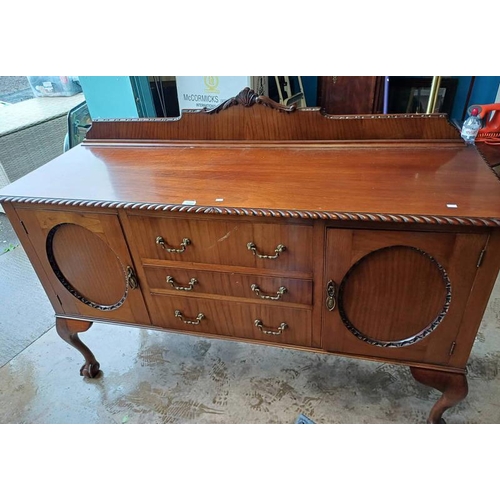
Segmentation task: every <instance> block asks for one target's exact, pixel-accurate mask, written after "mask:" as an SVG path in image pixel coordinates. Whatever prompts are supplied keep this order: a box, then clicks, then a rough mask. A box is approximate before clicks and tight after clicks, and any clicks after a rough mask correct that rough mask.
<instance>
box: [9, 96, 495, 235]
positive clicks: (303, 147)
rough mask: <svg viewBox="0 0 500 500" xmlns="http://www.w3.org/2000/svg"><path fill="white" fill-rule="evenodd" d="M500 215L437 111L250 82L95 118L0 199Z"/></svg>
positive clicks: (337, 215) (484, 169)
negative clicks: (216, 101)
mask: <svg viewBox="0 0 500 500" xmlns="http://www.w3.org/2000/svg"><path fill="white" fill-rule="evenodd" d="M2 200H4V201H13V202H23V203H46V204H53V205H68V204H71V205H76V206H88V207H90V206H94V207H104V206H107V207H110V206H112V207H115V208H117V207H125V208H132V209H137V210H141V209H142V210H166V211H186V212H193V211H194V212H203V213H216V214H238V215H259V216H275V217H302V218H318V217H319V218H325V219H340V220H364V221H366V220H372V221H384V222H386V221H389V222H390V221H392V222H419V223H438V224H458V225H461V224H466V225H486V226H500V182H499V179H498V178H497V177H496V174H495V173H494V171H493V170H492V169H491V168H490V167H489V166H488V165H487V164H486V162H485V161H484V160H483V158H482V157H481V155H480V154H479V153H478V151H477V149H476V148H475V147H473V146H470V147H467V146H465V144H464V143H463V141H462V140H461V139H460V133H459V131H458V129H457V128H456V127H454V126H452V124H450V122H449V121H448V120H447V118H446V116H445V115H436V114H431V115H359V116H358V115H347V116H336V115H327V114H326V113H324V111H323V110H320V109H319V108H302V109H300V110H297V109H295V106H294V105H292V106H283V105H281V104H278V103H276V102H274V101H272V100H271V99H269V97H265V96H258V95H257V94H256V93H255V92H254V91H252V90H251V89H248V88H246V89H244V90H242V91H241V92H240V93H239V94H238V95H237V96H236V97H234V98H231V99H229V100H227V101H225V102H224V103H222V104H221V105H220V106H219V107H218V108H215V109H213V110H205V109H203V110H198V111H189V112H185V113H183V115H182V117H180V118H178V119H134V120H129V119H124V120H97V121H94V123H93V125H92V128H91V130H90V131H89V133H88V134H87V138H86V140H85V142H84V143H83V144H82V145H79V146H77V147H76V148H73V149H72V150H70V151H68V152H67V153H66V154H64V155H62V156H60V157H58V158H56V159H55V160H53V161H51V162H50V163H48V164H46V165H44V166H43V167H41V168H39V169H38V170H36V171H34V172H32V173H30V174H29V175H27V176H26V177H24V178H22V179H19V180H18V181H16V182H14V183H13V184H10V185H9V186H7V187H6V188H4V189H3V190H2V191H0V201H2Z"/></svg>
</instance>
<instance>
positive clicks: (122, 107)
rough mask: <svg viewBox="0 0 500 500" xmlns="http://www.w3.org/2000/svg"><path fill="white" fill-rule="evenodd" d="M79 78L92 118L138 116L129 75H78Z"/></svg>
mask: <svg viewBox="0 0 500 500" xmlns="http://www.w3.org/2000/svg"><path fill="white" fill-rule="evenodd" d="M79 79H80V84H81V86H82V89H83V93H84V95H85V99H86V101H87V105H88V107H89V112H90V116H91V117H92V119H96V118H137V117H138V116H139V114H138V112H137V105H136V102H135V96H134V92H133V90H132V84H131V82H130V76H80V77H79Z"/></svg>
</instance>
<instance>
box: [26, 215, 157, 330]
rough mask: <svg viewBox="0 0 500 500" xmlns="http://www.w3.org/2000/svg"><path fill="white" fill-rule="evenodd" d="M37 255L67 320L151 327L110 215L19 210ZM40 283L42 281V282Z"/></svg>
mask: <svg viewBox="0 0 500 500" xmlns="http://www.w3.org/2000/svg"><path fill="white" fill-rule="evenodd" d="M17 214H18V216H19V218H20V219H21V221H22V223H23V225H24V227H25V228H26V232H27V233H28V237H29V239H30V241H31V243H32V245H33V247H34V249H35V251H36V253H37V256H38V258H39V263H35V262H34V263H33V264H34V265H35V266H38V265H40V266H41V267H42V268H43V269H41V270H40V271H41V272H39V273H38V275H39V276H46V277H47V280H48V282H49V283H47V285H48V284H50V286H46V287H45V289H46V291H47V293H49V294H50V293H54V291H55V294H56V297H57V301H58V302H59V303H60V304H61V307H62V312H63V313H64V314H67V315H71V316H84V317H88V318H96V319H99V318H103V319H104V318H105V319H109V320H117V321H124V322H129V323H140V324H149V323H150V320H149V316H148V313H147V310H146V306H145V304H144V299H143V297H142V293H141V291H140V289H139V287H138V283H137V280H134V277H135V271H134V269H133V264H132V260H131V257H130V254H129V252H128V248H127V244H126V242H125V238H124V236H123V233H122V229H121V225H120V222H119V220H118V217H117V216H116V215H114V214H109V215H108V214H99V213H78V212H59V211H49V210H32V209H19V208H18V209H17ZM42 281H43V279H42Z"/></svg>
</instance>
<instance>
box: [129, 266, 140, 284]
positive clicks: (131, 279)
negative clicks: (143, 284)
mask: <svg viewBox="0 0 500 500" xmlns="http://www.w3.org/2000/svg"><path fill="white" fill-rule="evenodd" d="M127 284H128V286H129V288H130V289H131V290H135V289H136V288H139V281H138V280H137V276H136V275H135V272H134V270H133V269H132V268H131V267H130V266H127Z"/></svg>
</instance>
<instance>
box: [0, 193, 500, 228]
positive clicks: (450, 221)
mask: <svg viewBox="0 0 500 500" xmlns="http://www.w3.org/2000/svg"><path fill="white" fill-rule="evenodd" d="M1 202H10V203H27V204H38V205H58V206H72V207H88V208H110V209H127V210H148V211H155V212H186V213H197V214H215V215H241V216H254V217H283V218H294V219H323V220H338V221H360V222H391V223H408V224H439V225H458V226H488V227H500V219H497V218H481V217H450V216H445V215H411V214H378V213H359V212H319V211H309V210H271V209H267V208H232V207H211V206H208V207H205V206H196V205H173V204H164V203H133V202H117V201H101V200H69V199H59V198H24V197H18V196H0V203H1Z"/></svg>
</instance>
